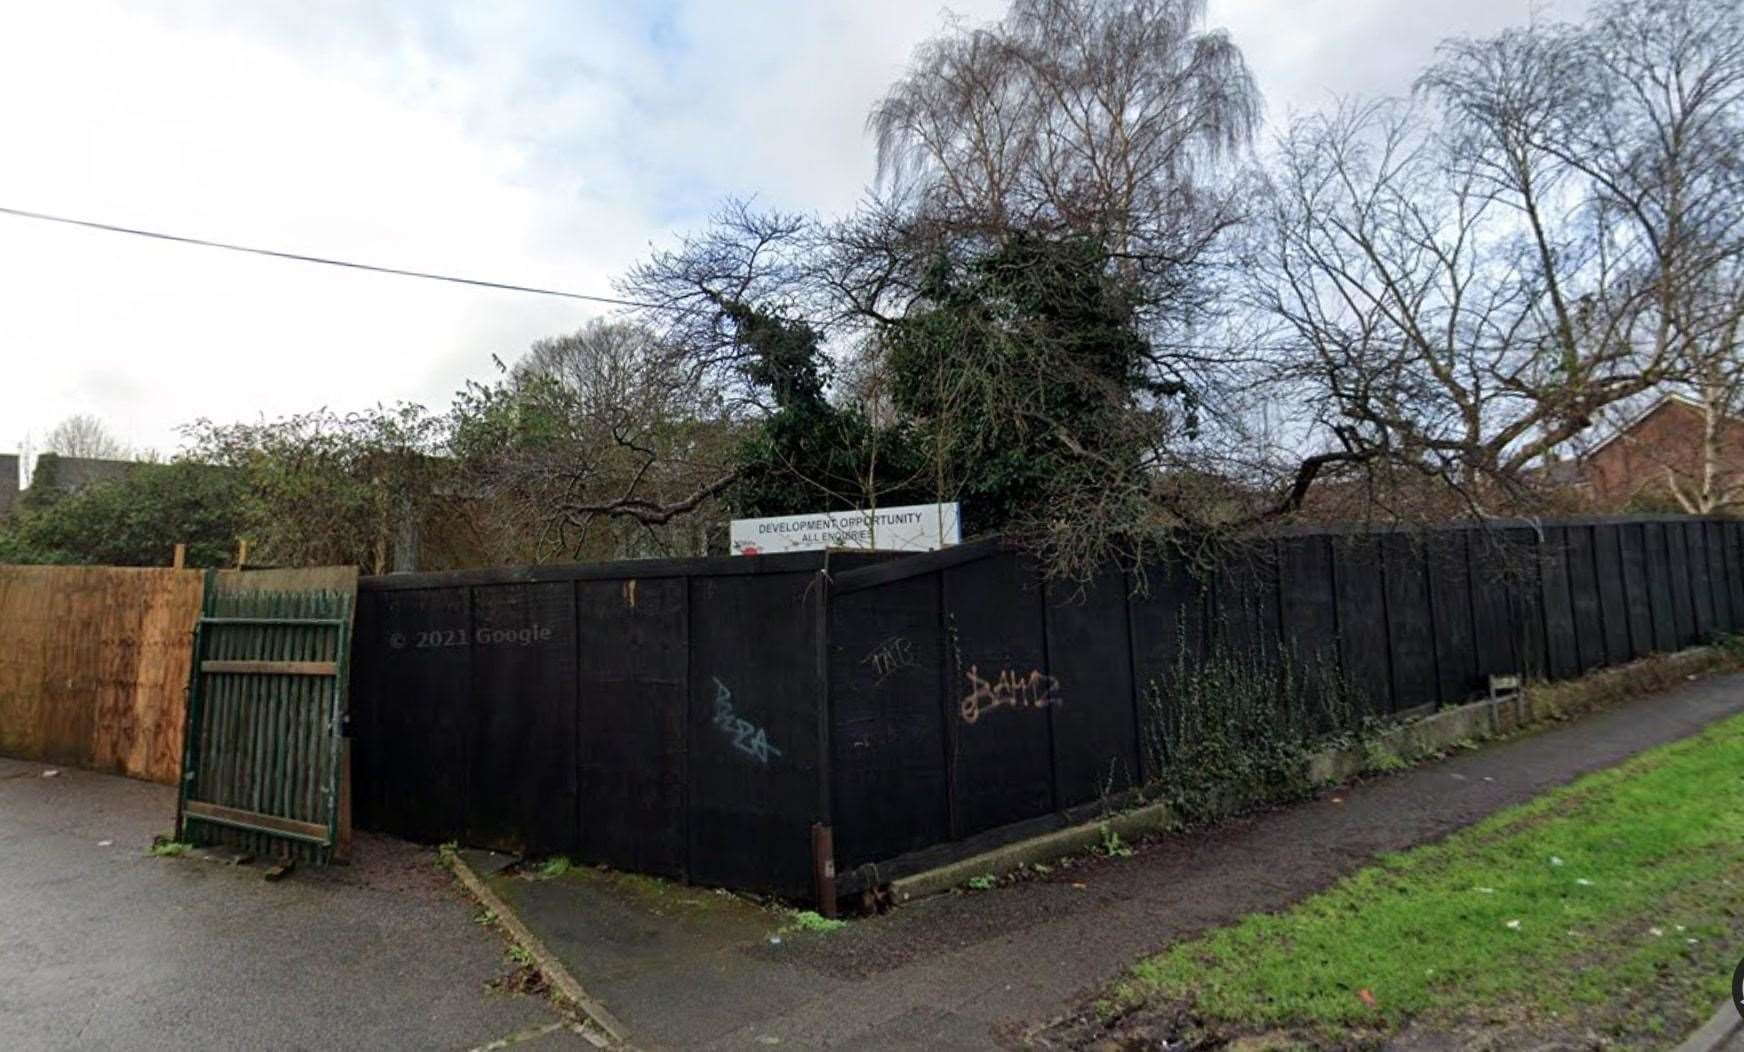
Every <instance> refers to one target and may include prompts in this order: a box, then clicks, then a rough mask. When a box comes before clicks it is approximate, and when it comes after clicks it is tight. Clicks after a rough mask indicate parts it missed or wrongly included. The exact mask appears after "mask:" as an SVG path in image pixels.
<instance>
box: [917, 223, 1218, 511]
mask: <svg viewBox="0 0 1744 1052" xmlns="http://www.w3.org/2000/svg"><path fill="white" fill-rule="evenodd" d="M1137 294H1138V290H1137V289H1136V288H1135V287H1134V286H1133V284H1132V283H1131V282H1129V281H1127V280H1126V279H1125V278H1124V277H1123V276H1122V275H1121V274H1120V272H1119V271H1118V269H1117V268H1116V267H1115V266H1114V265H1113V261H1112V260H1111V259H1110V257H1109V254H1108V252H1107V250H1106V248H1105V247H1104V243H1103V242H1102V241H1101V240H1099V239H1097V238H1093V237H1077V236H1068V237H1062V238H1050V237H1044V236H1039V235H1031V234H1016V235H1014V236H1012V237H1010V238H1008V239H1007V240H1006V241H1005V242H1004V243H1003V244H1001V245H1000V246H999V247H998V248H997V249H996V250H994V251H992V252H990V253H988V254H986V255H983V256H980V257H974V258H969V259H967V260H953V259H949V258H946V257H943V256H941V257H940V258H939V259H938V261H937V262H936V263H935V265H934V267H933V268H932V271H931V273H930V274H929V276H928V280H927V282H926V284H925V286H923V289H922V293H921V296H920V297H919V298H918V299H917V301H916V303H915V304H914V305H913V306H912V307H911V309H910V310H909V312H908V314H907V315H906V316H905V317H903V318H901V319H899V320H897V321H894V322H892V323H891V324H889V325H888V326H887V327H886V328H885V330H884V332H883V333H882V337H883V345H884V348H885V352H886V363H887V366H888V369H889V373H890V377H891V394H892V396H893V398H894V402H895V405H896V407H897V408H898V409H899V410H900V411H901V412H902V413H903V414H904V415H905V416H906V417H907V418H909V419H911V420H913V421H914V429H915V432H916V440H917V444H918V446H919V447H921V448H922V449H924V450H926V454H925V456H926V457H928V458H929V459H931V460H932V462H933V465H932V466H933V474H934V479H933V482H934V489H935V491H938V492H941V493H946V494H950V495H951V496H952V497H955V498H960V499H961V500H962V502H963V515H964V525H965V528H966V529H968V530H969V531H970V532H982V531H992V530H1008V529H1014V528H1023V527H1025V526H1027V525H1032V524H1033V521H1032V520H1034V519H1035V517H1036V515H1037V514H1038V511H1039V512H1040V513H1041V514H1043V515H1046V514H1050V512H1049V511H1048V510H1047V509H1048V508H1049V507H1050V506H1052V507H1054V508H1057V507H1058V505H1057V503H1055V502H1057V501H1058V500H1060V499H1062V498H1063V497H1064V496H1065V494H1064V493H1063V487H1064V486H1065V485H1066V484H1068V483H1076V482H1079V481H1084V480H1085V478H1086V473H1088V476H1089V478H1090V480H1091V481H1092V483H1093V485H1095V487H1096V488H1097V489H1098V490H1099V491H1101V492H1105V493H1107V492H1114V491H1116V490H1119V489H1122V488H1127V489H1134V488H1136V490H1137V491H1138V493H1139V494H1142V492H1143V491H1144V490H1145V489H1146V488H1148V485H1149V476H1148V475H1147V471H1148V469H1149V467H1150V466H1151V461H1150V459H1149V453H1150V452H1151V450H1152V448H1153V447H1154V445H1155V443H1156V440H1157V439H1158V438H1159V437H1160V436H1161V435H1162V434H1164V422H1163V421H1161V420H1159V419H1156V417H1157V416H1158V415H1159V414H1164V413H1168V414H1172V415H1173V416H1174V418H1175V419H1177V420H1182V419H1184V420H1186V421H1187V422H1188V424H1189V426H1190V424H1191V421H1192V418H1193V416H1194V414H1195V412H1196V407H1195V404H1194V401H1193V397H1192V394H1191V392H1190V391H1189V390H1188V389H1187V387H1186V386H1185V385H1184V384H1182V383H1179V382H1176V381H1171V380H1163V379H1159V378H1158V377H1157V375H1156V373H1155V372H1154V370H1152V369H1151V368H1150V365H1151V361H1150V357H1149V351H1150V345H1149V343H1148V342H1147V341H1146V340H1145V338H1144V336H1143V335H1142V334H1141V333H1140V331H1139V329H1138V325H1137V322H1136V315H1135V300H1136V298H1137Z"/></svg>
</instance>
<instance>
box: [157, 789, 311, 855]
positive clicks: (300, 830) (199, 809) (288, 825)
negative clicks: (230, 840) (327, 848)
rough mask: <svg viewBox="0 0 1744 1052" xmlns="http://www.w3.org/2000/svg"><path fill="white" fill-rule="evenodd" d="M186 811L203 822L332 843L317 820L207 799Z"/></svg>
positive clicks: (195, 803) (188, 805) (190, 802)
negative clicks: (223, 804) (276, 813)
mask: <svg viewBox="0 0 1744 1052" xmlns="http://www.w3.org/2000/svg"><path fill="white" fill-rule="evenodd" d="M183 811H184V812H185V813H186V814H187V815H188V817H190V818H198V819H200V820H201V821H203V822H216V823H218V824H219V825H225V826H230V827H231V828H233V829H248V830H253V831H255V832H259V833H271V834H273V835H274V836H285V837H291V838H293V839H296V840H306V841H308V842H310V843H313V844H323V845H324V844H327V843H329V840H328V837H327V827H326V826H324V825H319V824H317V823H314V822H299V821H297V820H296V819H294V818H281V817H280V816H278V815H266V814H261V813H260V812H258V811H248V810H244V809H242V808H239V807H224V806H221V805H219V804H211V803H207V802H206V801H204V800H189V801H188V802H187V804H186V805H185V806H184V807H183Z"/></svg>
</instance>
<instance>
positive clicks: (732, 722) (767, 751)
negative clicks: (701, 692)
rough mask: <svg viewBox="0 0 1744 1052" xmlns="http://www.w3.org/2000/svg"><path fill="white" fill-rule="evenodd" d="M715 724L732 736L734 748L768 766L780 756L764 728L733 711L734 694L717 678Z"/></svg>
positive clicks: (779, 751)
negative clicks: (772, 759)
mask: <svg viewBox="0 0 1744 1052" xmlns="http://www.w3.org/2000/svg"><path fill="white" fill-rule="evenodd" d="M714 724H715V726H716V727H718V728H720V729H721V731H722V732H723V733H726V734H730V735H732V738H733V748H735V749H737V750H739V751H740V752H742V753H744V754H745V755H746V756H749V757H750V758H751V759H753V760H756V761H757V762H758V763H761V764H767V763H768V762H769V758H770V757H771V756H780V755H781V750H780V749H777V748H776V747H775V746H773V745H771V744H769V736H768V735H766V734H764V733H763V728H761V727H758V726H756V725H754V724H752V723H751V722H750V721H748V720H746V719H744V718H743V717H741V716H740V715H739V714H738V713H737V712H735V711H733V692H732V691H730V690H728V689H727V685H726V684H725V683H722V682H721V679H720V677H719V676H716V677H715V719H714Z"/></svg>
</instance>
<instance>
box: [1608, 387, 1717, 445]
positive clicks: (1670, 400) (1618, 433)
mask: <svg viewBox="0 0 1744 1052" xmlns="http://www.w3.org/2000/svg"><path fill="white" fill-rule="evenodd" d="M1674 404H1676V405H1682V406H1683V407H1684V408H1686V409H1692V410H1694V411H1695V412H1698V413H1700V412H1704V410H1703V409H1702V404H1701V403H1700V402H1697V401H1696V400H1695V399H1693V398H1690V397H1689V396H1687V395H1681V394H1678V393H1676V392H1672V393H1670V394H1664V395H1660V396H1659V399H1658V400H1657V401H1655V402H1654V403H1653V404H1652V405H1650V406H1648V407H1647V408H1646V409H1644V410H1642V411H1641V412H1639V413H1637V414H1636V415H1635V417H1634V418H1633V419H1631V420H1630V421H1629V422H1628V423H1626V424H1624V425H1623V426H1621V427H1619V428H1617V429H1616V430H1615V431H1612V432H1611V433H1610V434H1609V435H1607V436H1606V437H1605V440H1604V441H1603V442H1600V443H1599V444H1598V445H1596V446H1594V447H1593V448H1591V449H1589V450H1587V451H1586V452H1585V453H1582V454H1581V459H1582V460H1587V459H1590V458H1592V457H1594V456H1597V455H1598V452H1599V450H1601V449H1604V448H1605V447H1606V446H1608V445H1610V444H1611V443H1612V442H1615V441H1617V440H1618V439H1619V438H1622V437H1623V436H1624V435H1627V434H1628V433H1629V432H1631V431H1633V430H1635V429H1636V428H1637V427H1640V426H1641V425H1642V424H1644V423H1646V422H1647V419H1648V418H1649V417H1651V416H1653V414H1655V413H1657V412H1659V411H1660V410H1661V409H1664V408H1666V407H1667V406H1670V405H1674Z"/></svg>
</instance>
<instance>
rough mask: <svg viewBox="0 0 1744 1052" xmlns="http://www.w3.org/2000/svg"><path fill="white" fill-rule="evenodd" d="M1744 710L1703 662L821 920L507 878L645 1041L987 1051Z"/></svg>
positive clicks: (500, 882)
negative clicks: (1023, 868)
mask: <svg viewBox="0 0 1744 1052" xmlns="http://www.w3.org/2000/svg"><path fill="white" fill-rule="evenodd" d="M1739 712H1744V675H1738V674H1730V675H1719V676H1712V677H1707V678H1703V679H1701V680H1699V681H1697V682H1692V683H1688V684H1686V685H1684V686H1682V687H1679V688H1677V689H1674V690H1671V691H1668V692H1665V693H1662V694H1657V695H1653V696H1649V697H1643V698H1640V699H1637V700H1635V701H1632V702H1629V703H1627V704H1625V705H1622V706H1620V707H1617V708H1615V709H1611V710H1608V711H1604V712H1600V713H1596V714H1593V715H1589V716H1586V717H1584V718H1582V719H1579V720H1577V721H1574V722H1571V723H1567V724H1562V725H1558V726H1555V727H1552V728H1549V729H1546V730H1543V731H1540V732H1538V733H1534V734H1530V735H1527V736H1524V737H1520V738H1517V739H1513V740H1509V741H1504V742H1500V743H1496V744H1493V745H1489V746H1486V747H1484V748H1482V749H1478V750H1474V751H1469V752H1461V753H1459V754H1457V755H1455V756H1453V757H1451V758H1449V759H1447V760H1444V761H1441V762H1438V763H1432V764H1429V765H1426V766H1424V767H1420V768H1417V769H1415V770H1411V771H1407V772H1403V773H1401V774H1398V775H1394V776H1390V777H1386V778H1381V779H1377V780H1374V781H1370V782H1365V783H1361V784H1358V785H1355V786H1349V787H1344V788H1337V789H1333V790H1329V791H1327V792H1325V793H1323V794H1321V795H1320V796H1319V797H1318V798H1317V799H1314V800H1311V801H1308V802H1306V803H1303V804H1300V805H1295V806H1290V807H1285V808H1281V809H1279V810H1275V811H1270V812H1266V813H1263V814H1257V815H1251V816H1248V817H1245V818H1241V819H1236V820H1233V821H1230V822H1226V823H1223V824H1221V825H1219V826H1217V827H1215V828H1212V829H1208V830H1203V831H1198V832H1190V833H1185V834H1180V835H1174V836H1168V837H1164V838H1161V839H1159V840H1157V841H1155V842H1152V843H1149V844H1146V845H1142V846H1141V847H1140V848H1139V850H1138V851H1137V852H1136V854H1135V855H1134V856H1133V857H1131V858H1115V859H1096V860H1088V861H1080V862H1079V863H1077V864H1075V865H1073V866H1072V867H1071V868H1069V869H1058V870H1056V871H1055V872H1054V873H1052V874H1051V875H1049V876H1048V877H1047V878H1046V879H1037V880H1030V881H1025V882H1021V883H1017V884H1013V885H1009V886H1002V887H998V888H995V889H993V890H990V891H985V892H978V893H973V894H956V895H943V896H937V897H934V898H931V899H925V900H922V901H919V902H916V903H913V904H911V905H908V906H904V907H901V908H899V909H897V910H896V911H894V912H892V913H890V914H888V915H886V916H882V917H877V918H872V919H867V920H861V921H856V922H853V923H852V924H851V925H850V926H849V927H848V928H846V929H844V930H841V931H836V932H831V933H827V934H815V933H803V932H795V931H786V932H783V931H781V930H780V929H781V926H782V924H783V919H782V918H781V917H779V916H777V915H775V914H773V913H770V912H769V911H765V910H761V909H758V908H755V907H753V906H750V905H748V904H746V903H744V902H742V901H741V900H737V899H731V898H722V897H721V896H719V895H717V894H715V893H712V892H708V891H703V890H699V889H694V888H682V887H677V886H673V885H661V884H658V883H655V882H649V881H644V880H641V879H639V878H625V877H622V876H614V875H609V874H601V873H595V872H583V873H577V874H572V875H570V876H567V877H564V878H561V879H559V880H552V881H538V880H527V879H517V878H515V877H512V876H504V877H499V878H497V879H496V881H495V882H494V886H495V887H497V888H498V890H499V894H501V895H502V896H503V897H504V898H505V899H507V900H508V901H509V902H510V903H511V904H512V905H513V906H514V908H515V910H516V912H517V913H518V914H519V915H520V916H521V917H522V919H523V920H524V921H526V923H527V924H528V926H529V927H530V928H532V929H533V931H534V932H535V933H537V934H538V936H539V937H540V938H541V939H542V940H543V941H544V942H545V943H546V945H548V946H549V947H550V948H551V949H552V950H553V951H554V952H556V953H557V954H558V956H560V957H561V958H562V959H563V960H564V961H565V962H566V963H567V965H568V966H569V968H570V970H571V971H572V972H574V974H575V975H576V977H577V978H578V979H579V980H580V981H581V983H582V984H583V985H584V986H586V987H587V989H588V990H589V992H590V993H591V994H593V995H594V996H595V997H597V998H599V999H600V1000H601V1001H603V1002H604V1003H605V1005H606V1007H608V1008H609V1009H610V1010H611V1011H612V1013H613V1014H615V1015H616V1016H617V1017H618V1018H619V1019H620V1020H622V1021H623V1022H624V1024H625V1025H626V1026H627V1027H628V1029H629V1036H630V1039H631V1041H632V1042H634V1043H636V1044H637V1045H639V1046H642V1047H647V1048H767V1047H770V1046H781V1047H787V1048H820V1047H847V1048H879V1049H894V1048H928V1049H938V1048H952V1049H956V1048H965V1049H967V1048H986V1047H996V1046H998V1045H1000V1044H1002V1043H1011V1042H1013V1041H1017V1040H1021V1038H1022V1036H1023V1035H1024V1034H1025V1033H1026V1032H1028V1031H1030V1030H1031V1029H1032V1028H1035V1027H1037V1026H1039V1025H1040V1024H1044V1023H1046V1022H1047V1021H1048V1020H1050V1019H1052V1018H1057V1017H1058V1016H1060V1015H1062V1014H1065V1013H1068V1012H1070V1011H1072V1010H1073V1009H1075V1008H1077V1007H1079V1006H1080V1005H1082V1004H1083V1001H1084V998H1086V997H1087V996H1089V995H1092V994H1093V993H1095V992H1096V991H1097V990H1098V989H1100V988H1101V987H1102V986H1103V985H1104V984H1105V983H1106V982H1107V981H1108V980H1110V979H1112V978H1114V977H1115V976H1116V975H1118V974H1119V973H1120V972H1121V971H1122V970H1123V969H1125V968H1126V967H1127V966H1129V965H1130V964H1132V963H1133V962H1134V961H1136V960H1138V959H1139V958H1140V957H1142V956H1145V955H1147V954H1150V953H1154V952H1157V951H1158V950H1160V949H1162V948H1163V947H1165V946H1167V945H1168V944H1170V943H1172V942H1176V941H1178V940H1181V939H1185V938H1190V937H1192V936H1193V935H1196V934H1198V933H1200V932H1202V931H1204V930H1206V929H1208V928H1211V927H1214V926H1217V925H1221V924H1227V923H1230V922H1233V921H1235V920H1237V919H1239V918H1241V917H1242V916H1245V915H1246V914H1248V913H1252V912H1254V911H1257V910H1276V909H1279V908H1281V907H1283V906H1286V905H1288V904H1290V903H1292V902H1295V901H1297V900H1298V899H1301V898H1303V897H1305V896H1307V895H1309V894H1312V893H1314V892H1316V891H1319V890H1322V889H1324V888H1326V887H1328V886H1330V885H1331V884H1333V883H1334V882H1335V881H1337V880H1338V879H1339V878H1340V877H1342V876H1344V875H1346V874H1348V873H1350V872H1352V871H1354V870H1356V869H1358V868H1360V867H1361V866H1363V865H1365V864H1367V863H1368V862H1369V861H1371V860H1372V859H1373V858H1374V857H1375V856H1376V855H1377V854H1379V853H1382V852H1386V851H1396V850H1402V849H1404V848H1408V847H1411V846H1413V845H1415V844H1420V843H1423V842H1425V841H1428V840H1432V839H1435V838H1438V837H1441V836H1445V835H1446V834H1448V833H1450V832H1452V831H1453V830H1456V829H1459V828H1462V827H1464V826H1467V825H1470V824H1471V823H1473V822H1476V821H1478V820H1480V819H1482V818H1484V817H1485V816H1487V815H1490V814H1492V813H1494V812H1496V811H1498V810H1500V809H1502V808H1504V807H1508V806H1510V805H1513V804H1518V803H1522V802H1524V801H1526V800H1530V799H1532V798H1533V797H1535V796H1537V795H1539V794H1540V793H1542V792H1544V791H1546V790H1548V789H1550V788H1552V787H1555V786H1558V785H1561V784H1564V783H1566V782H1569V781H1571V780H1573V779H1574V778H1576V777H1578V776H1580V775H1582V774H1585V773H1587V772H1590V771H1594V770H1598V769H1600V768H1604V767H1608V766H1612V765H1614V764H1617V763H1620V762H1622V761H1623V760H1625V759H1627V758H1628V757H1630V756H1633V755H1634V754H1636V753H1638V752H1641V751H1643V750H1645V749H1649V748H1651V747H1653V746H1656V745H1660V744H1663V743H1665V742H1669V741H1674V740H1676V739H1679V738H1683V737H1686V736H1688V735H1690V734H1693V733H1696V732H1697V731H1699V730H1701V729H1702V728H1703V727H1705V726H1707V725H1708V724H1710V723H1712V722H1714V721H1716V720H1719V719H1722V718H1724V717H1727V716H1730V715H1733V714H1736V713H1739Z"/></svg>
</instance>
